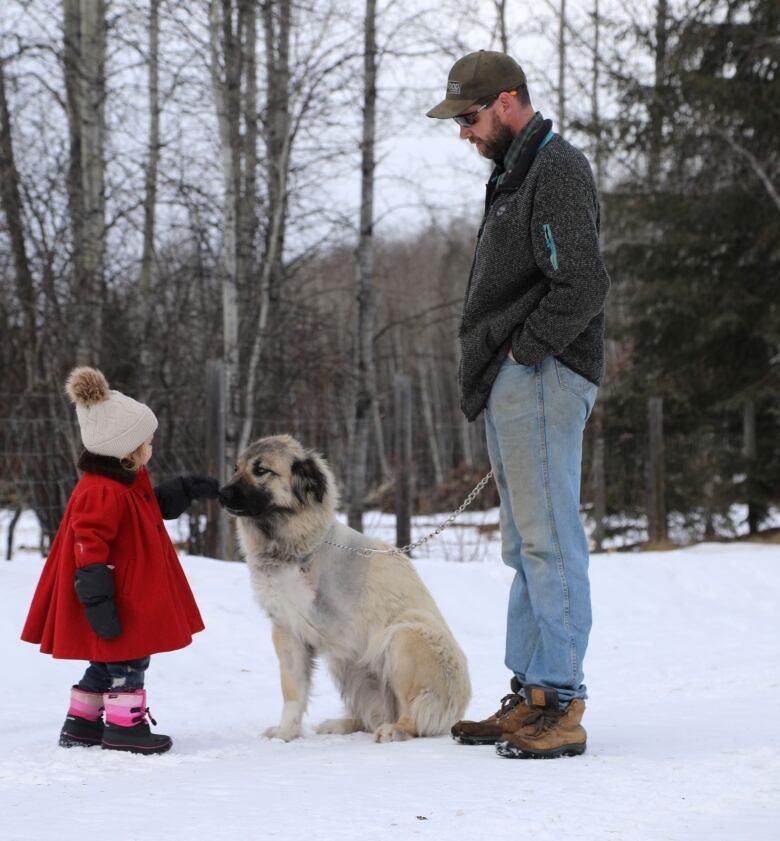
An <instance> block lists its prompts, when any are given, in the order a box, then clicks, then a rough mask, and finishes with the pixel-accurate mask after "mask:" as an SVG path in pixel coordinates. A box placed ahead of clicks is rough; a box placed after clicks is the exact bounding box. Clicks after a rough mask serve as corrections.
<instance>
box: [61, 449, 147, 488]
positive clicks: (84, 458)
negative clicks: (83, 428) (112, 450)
mask: <svg viewBox="0 0 780 841" xmlns="http://www.w3.org/2000/svg"><path fill="white" fill-rule="evenodd" d="M76 467H78V469H79V470H81V471H83V472H84V473H94V474H96V475H98V476H104V477H105V478H106V479H114V480H115V481H117V482H121V483H122V484H123V485H132V484H134V482H135V480H136V479H137V478H138V473H136V472H135V471H133V470H128V469H127V468H126V467H124V466H123V464H122V462H121V461H120V460H119V459H118V458H114V456H101V455H98V454H97V453H91V452H89V450H84V452H83V453H82V454H81V455H80V456H79V460H78V461H77V462H76Z"/></svg>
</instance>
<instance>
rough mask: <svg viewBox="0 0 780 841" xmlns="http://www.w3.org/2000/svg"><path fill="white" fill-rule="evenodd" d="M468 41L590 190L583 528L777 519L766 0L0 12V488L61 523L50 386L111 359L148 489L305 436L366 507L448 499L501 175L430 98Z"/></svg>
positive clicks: (59, 448)
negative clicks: (582, 169) (598, 282)
mask: <svg viewBox="0 0 780 841" xmlns="http://www.w3.org/2000/svg"><path fill="white" fill-rule="evenodd" d="M480 48H484V49H499V50H504V51H507V52H509V53H510V54H512V55H513V56H514V57H515V58H517V59H518V60H519V61H520V63H521V64H522V65H523V66H524V68H525V69H526V72H527V75H528V77H529V89H530V92H531V96H532V100H533V102H534V105H535V106H536V107H537V108H538V109H539V110H541V111H542V112H543V113H544V114H545V116H549V117H552V119H553V121H554V127H555V130H556V131H558V132H560V133H562V134H563V135H564V136H566V137H567V138H568V139H570V140H571V141H572V142H573V143H575V145H578V146H580V147H581V148H582V149H583V150H584V151H585V152H586V153H587V154H588V156H589V158H590V160H591V163H592V165H593V169H594V174H595V176H596V179H597V182H598V184H599V188H600V191H601V201H602V240H603V248H604V254H605V259H606V262H607V266H608V269H609V271H610V274H611V277H612V282H613V285H612V291H611V294H610V298H609V308H608V327H607V371H606V377H605V381H604V384H603V386H602V388H601V393H600V399H599V401H598V403H597V408H596V410H595V411H594V413H593V416H592V417H591V420H590V422H589V426H588V429H587V431H586V450H585V461H584V475H583V506H584V511H585V514H586V515H587V516H588V517H589V518H590V519H591V520H592V523H593V525H594V530H593V540H594V543H595V544H596V545H597V546H600V545H602V543H603V541H604V540H605V538H606V537H609V536H610V535H611V534H613V533H614V532H619V531H620V530H622V529H625V528H627V527H628V526H629V525H630V526H631V527H636V525H637V524H639V525H640V526H641V527H642V530H643V531H642V534H643V537H644V538H646V539H647V540H648V542H649V543H651V544H653V545H656V546H658V545H662V544H663V543H664V542H665V541H666V540H667V538H668V529H669V522H670V519H671V517H672V516H674V518H675V522H677V523H678V524H682V533H683V534H685V535H686V536H687V537H686V539H697V538H703V537H711V536H713V535H714V534H716V533H718V534H728V533H738V532H746V531H747V532H750V533H751V534H756V533H758V532H761V531H764V532H767V531H768V530H769V525H770V523H771V520H770V512H771V511H772V506H773V505H775V504H777V502H778V497H780V490H778V489H780V434H779V433H780V306H779V304H778V298H779V295H778V293H779V292H780V271H779V270H780V142H778V138H780V5H778V3H777V2H776V0H727V1H726V2H724V1H723V0H683V1H682V2H672V0H657V2H655V3H654V4H643V3H639V2H633V0H578V2H574V0H568V2H567V0H541V2H534V3H532V2H530V0H517V2H512V3H509V2H507V1H506V0H438V2H435V3H434V2H429V0H414V2H411V0H409V2H406V0H364V1H363V0H304V1H301V0H193V2H187V3H177V2H174V1H173V0H110V2H109V0H3V2H2V8H1V9H0V199H1V200H2V206H1V207H0V324H1V325H2V337H3V338H2V342H0V507H1V508H4V509H8V511H10V512H18V511H21V510H22V509H23V508H32V509H33V510H34V511H35V513H36V514H37V516H38V519H39V521H40V523H41V530H42V540H43V543H44V545H45V544H46V543H47V542H48V541H49V540H50V539H51V537H52V535H53V534H54V532H55V531H56V528H57V524H58V522H59V519H60V517H61V514H62V511H63V508H64V504H65V502H66V501H67V497H68V494H69V492H70V490H71V488H72V485H73V482H74V481H75V479H76V472H75V467H74V464H75V459H76V457H77V455H78V452H79V448H80V442H79V437H78V429H77V427H76V426H75V423H74V417H73V414H74V413H73V412H72V408H71V407H70V406H69V405H68V403H67V400H66V398H65V396H64V394H63V391H62V384H63V382H64V379H65V376H66V374H67V372H68V371H69V369H70V368H72V367H73V366H74V365H75V364H91V365H97V366H99V367H101V368H102V369H103V370H104V372H105V373H106V375H107V377H108V379H109V382H110V383H111V385H112V386H113V387H115V388H118V389H120V390H122V391H125V392H127V393H130V394H132V395H134V396H136V397H138V398H140V399H142V400H144V401H146V402H148V403H149V404H150V405H151V407H152V408H153V409H154V411H155V412H156V414H157V416H158V418H159V420H160V428H159V432H158V435H157V438H156V442H155V444H156V446H155V451H156V455H155V473H156V476H159V478H163V477H164V476H165V475H169V474H174V473H177V472H181V471H192V470H200V471H202V470H204V469H211V470H212V472H216V473H220V474H222V475H224V474H225V472H226V471H229V468H230V465H231V464H232V463H233V460H234V458H235V453H236V452H237V451H238V450H239V449H240V448H241V447H242V446H244V445H245V444H246V443H247V442H248V441H250V440H252V439H254V438H256V437H259V436H261V435H265V434H271V433H277V432H289V433H292V434H294V435H296V436H297V437H298V438H300V439H301V440H302V441H303V442H304V443H305V444H306V445H308V446H313V447H316V448H318V449H319V450H321V451H322V452H323V453H324V454H325V455H326V456H327V457H328V459H329V460H330V462H331V463H332V465H333V467H334V469H335V471H336V473H337V475H338V477H339V479H340V480H341V484H342V486H343V489H344V494H343V497H344V504H345V508H346V510H347V512H348V515H349V520H350V522H351V523H352V524H353V525H355V526H357V527H360V524H361V521H362V513H363V511H364V510H365V509H366V507H369V506H380V507H385V508H387V507H389V508H392V505H393V488H394V480H395V477H396V476H397V475H401V473H403V475H404V477H405V478H407V479H408V478H409V475H410V474H413V499H414V504H415V507H416V509H417V510H418V511H437V512H438V511H448V510H450V509H451V508H454V507H455V506H456V505H457V504H458V503H459V502H460V501H461V499H462V498H463V497H464V496H465V494H466V493H467V492H468V491H469V490H470V489H471V487H473V486H474V485H475V484H476V482H477V480H478V479H479V478H480V476H481V475H483V474H484V473H485V472H486V471H487V469H488V462H487V455H486V451H485V445H484V430H483V427H482V423H481V422H477V423H475V424H467V423H466V421H465V419H464V418H463V417H462V415H461V414H460V409H459V406H458V396H457V384H456V370H457V364H458V342H457V332H458V324H459V315H460V309H461V304H462V299H463V294H464V290H465V284H466V280H467V277H468V271H469V266H470V262H471V257H472V253H473V248H474V244H475V233H476V229H477V226H478V223H479V218H480V214H481V210H482V196H483V193H482V186H481V184H482V183H483V182H484V180H485V179H486V176H487V174H488V168H487V166H486V164H485V162H484V161H481V159H478V158H477V157H476V153H475V152H474V151H473V150H472V149H471V148H470V147H467V146H466V144H462V143H459V141H458V140H457V130H456V128H455V127H454V126H453V125H449V124H447V125H443V124H442V123H440V122H439V121H431V120H427V119H426V118H425V116H424V113H425V111H426V110H427V109H428V108H429V107H431V105H432V104H434V103H435V102H436V101H438V100H439V99H440V98H441V97H442V95H443V92H444V85H445V81H446V77H447V72H448V70H449V67H450V65H451V64H452V63H453V61H454V60H455V59H457V58H458V57H460V56H461V55H463V54H465V53H466V52H470V51H472V50H475V49H480ZM405 384H406V385H405ZM404 394H410V395H411V397H410V400H409V402H408V404H407V403H405V402H404V399H403V395H404ZM214 395H217V397H216V400H217V410H218V411H217V418H216V420H215V419H214V399H215V397H214ZM210 401H211V402H210ZM407 414H408V424H407V425H406V426H404V425H403V423H402V422H401V421H403V420H404V418H405V417H406V416H407ZM402 416H403V417H402ZM215 430H216V431H217V432H218V437H219V439H220V444H221V449H218V450H217V455H216V456H215V455H214V451H213V440H214V438H215V434H216V433H215ZM405 436H409V437H410V440H409V441H408V442H406V443H407V444H408V445H409V446H408V447H407V448H406V456H405V460H404V459H402V453H403V451H404V449H405V447H404V440H402V439H404V438H405ZM215 458H216V459H217V461H216V462H215V461H214V459H215ZM495 502H496V500H495V493H494V491H493V490H492V488H490V489H489V490H487V491H486V492H485V493H484V494H483V496H482V497H481V498H480V502H479V503H478V504H482V505H485V506H489V505H494V504H495ZM212 515H213V512H212ZM10 516H11V517H12V518H13V516H15V515H14V514H11V515H10ZM202 519H205V518H202ZM209 522H210V523H211V526H210V528H212V527H213V528H218V526H216V525H215V520H214V517H213V516H211V518H210V521H209ZM678 533H680V532H679V530H678ZM192 534H193V539H194V540H197V539H199V536H200V537H203V538H204V539H206V538H207V537H208V535H207V534H205V535H204V534H203V525H202V520H201V519H194V520H193V529H192ZM191 549H192V550H193V551H198V550H199V549H200V550H201V551H203V546H200V547H198V546H197V545H196V546H194V547H191Z"/></svg>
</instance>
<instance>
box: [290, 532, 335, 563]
mask: <svg viewBox="0 0 780 841" xmlns="http://www.w3.org/2000/svg"><path fill="white" fill-rule="evenodd" d="M335 525H336V522H335V520H334V521H333V522H332V523H331V524H330V526H329V527H328V530H327V531H326V532H325V534H324V535H323V536H322V539H321V540H320V541H319V542H318V543H315V544H314V546H312V548H311V549H309V551H308V552H307V553H306V554H305V555H304V556H303V557H302V558H301V559H300V561H299V564H300V568H301V572H308V571H309V567H310V566H311V561H312V558H313V557H314V553H315V552H316V551H317V550H318V549H319V548H320V547H321V546H322V544H323V543H325V542H327V540H328V538H330V537H332V536H333V528H334V527H335Z"/></svg>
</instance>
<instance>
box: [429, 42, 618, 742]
mask: <svg viewBox="0 0 780 841" xmlns="http://www.w3.org/2000/svg"><path fill="white" fill-rule="evenodd" d="M428 116H429V117H433V118H436V119H454V120H455V122H456V123H457V124H458V125H459V126H460V136H461V138H462V139H464V140H468V141H469V142H470V143H472V144H474V145H475V146H476V147H477V150H478V151H479V153H480V154H481V155H482V156H483V157H486V158H488V159H490V160H492V161H493V162H494V163H495V168H494V169H493V172H492V174H491V176H490V179H489V181H488V184H487V195H486V200H485V213H484V216H483V218H482V223H481V225H480V227H479V233H478V235H477V245H476V252H475V255H474V261H473V264H472V268H471V274H470V277H469V282H468V287H467V291H466V299H465V303H464V308H463V320H462V323H461V327H460V341H461V363H460V371H459V382H460V390H461V407H462V409H463V412H464V413H465V414H466V416H467V417H468V419H469V420H470V421H473V420H475V419H476V418H477V416H478V415H479V414H480V413H481V412H482V410H483V409H484V410H485V426H486V430H487V444H488V452H489V455H490V462H491V465H492V467H493V473H494V477H495V480H496V483H497V485H498V490H499V496H500V499H501V513H500V524H501V541H502V556H503V560H504V562H505V563H506V564H508V565H509V566H510V567H512V568H513V569H514V570H515V577H514V580H513V583H512V587H511V590H510V594H509V609H508V614H507V634H506V659H505V662H506V665H507V667H508V668H509V669H510V670H511V671H512V672H513V674H514V677H513V679H512V682H511V688H512V691H511V693H510V694H509V695H507V696H506V697H505V698H504V699H503V701H502V705H501V709H499V710H498V712H496V713H495V714H494V715H492V716H490V717H489V718H486V719H484V720H483V721H460V722H458V723H457V724H456V725H455V726H454V727H453V729H452V732H453V736H454V737H455V738H456V740H458V741H460V742H462V743H465V744H494V743H495V744H496V745H497V748H496V749H497V752H498V753H499V755H500V756H505V757H512V758H551V757H558V756H574V755H578V754H581V753H583V752H584V751H585V744H586V733H585V730H584V729H583V727H582V725H581V724H580V722H581V719H582V715H583V712H584V710H585V703H584V699H585V697H586V689H585V684H584V683H583V671H582V661H583V658H584V656H585V649H586V647H587V644H588V635H589V633H590V627H591V608H590V586H589V582H588V544H587V539H586V536H585V532H584V529H583V526H582V522H581V520H580V515H579V496H580V469H581V461H582V436H583V430H584V427H585V422H586V420H587V418H588V416H589V415H590V412H591V410H592V408H593V403H594V401H595V399H596V391H597V386H598V383H599V381H600V379H601V376H602V369H603V359H604V304H605V300H606V296H607V291H608V289H609V276H608V275H607V272H606V270H605V268H604V264H603V262H602V259H601V254H600V250H599V204H598V196H597V194H596V188H595V184H594V181H593V175H592V173H591V170H590V166H589V164H588V162H587V160H586V158H585V157H584V155H582V153H581V152H579V151H578V150H576V149H575V148H574V147H572V146H571V145H570V144H569V143H567V142H566V141H565V140H564V139H563V138H562V137H561V136H560V135H558V134H555V133H554V132H553V131H552V130H551V126H552V123H551V122H550V121H549V120H545V119H543V117H542V115H541V114H540V113H539V112H535V111H534V109H533V107H532V106H531V102H530V99H529V96H528V89H527V86H526V78H525V74H524V73H523V71H522V69H521V68H520V66H519V65H518V64H517V63H516V62H515V61H514V60H513V59H512V58H510V57H509V56H508V55H505V54H503V53H497V52H487V51H484V50H480V51H479V52H477V53H471V54H469V55H467V56H465V57H464V58H462V59H460V60H459V61H457V62H456V63H455V64H454V65H453V67H452V70H451V71H450V74H449V79H448V82H447V95H446V98H445V99H444V100H443V101H442V102H440V103H439V104H438V105H437V106H436V107H435V108H433V109H431V110H430V111H429V112H428Z"/></svg>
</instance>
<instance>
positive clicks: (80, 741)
mask: <svg viewBox="0 0 780 841" xmlns="http://www.w3.org/2000/svg"><path fill="white" fill-rule="evenodd" d="M100 743H101V740H100V739H84V738H79V737H78V736H70V735H67V736H66V735H64V734H63V735H61V736H60V741H59V746H60V747H61V748H94V747H97V746H98V745H99V744H100Z"/></svg>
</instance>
